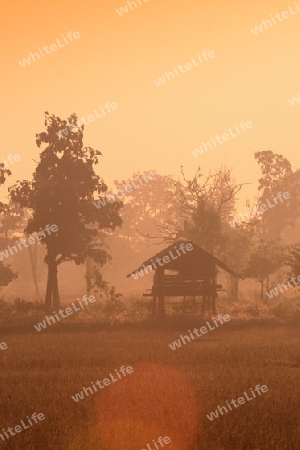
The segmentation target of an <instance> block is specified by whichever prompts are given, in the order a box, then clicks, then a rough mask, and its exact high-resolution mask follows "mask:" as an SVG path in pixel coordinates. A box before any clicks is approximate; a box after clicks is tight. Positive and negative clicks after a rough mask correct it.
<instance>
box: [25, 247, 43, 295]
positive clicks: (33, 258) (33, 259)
mask: <svg viewBox="0 0 300 450" xmlns="http://www.w3.org/2000/svg"><path fill="white" fill-rule="evenodd" d="M28 250H29V256H30V264H31V272H32V278H33V284H34V287H35V295H36V297H37V298H39V297H40V292H39V286H38V282H37V275H36V260H37V255H36V253H37V242H36V243H35V247H34V250H35V252H34V254H33V252H32V248H31V245H29V246H28Z"/></svg>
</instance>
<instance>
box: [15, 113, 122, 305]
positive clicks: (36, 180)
mask: <svg viewBox="0 0 300 450" xmlns="http://www.w3.org/2000/svg"><path fill="white" fill-rule="evenodd" d="M67 124H70V125H71V126H72V127H71V128H70V132H69V133H67V135H65V134H64V133H63V132H62V131H63V130H65V128H66V126H67ZM45 127H46V132H42V133H38V134H37V135H36V144H37V146H38V147H39V148H40V146H41V144H45V145H46V147H45V148H44V150H42V152H41V153H40V162H39V163H38V166H37V168H36V170H35V172H34V174H33V180H32V181H27V180H25V181H22V182H18V183H17V184H16V185H15V186H13V188H12V189H11V190H10V193H11V198H12V200H13V201H16V202H18V203H19V204H20V206H21V207H28V208H31V209H32V210H33V216H32V219H30V220H29V222H28V225H27V227H26V229H25V232H26V233H27V234H31V233H33V232H39V231H40V228H42V229H43V228H44V227H45V226H46V225H47V224H50V225H51V224H55V225H57V227H58V231H57V232H56V233H51V234H50V235H47V236H46V237H45V238H44V239H43V241H41V242H42V243H43V244H44V245H45V246H46V257H45V262H46V264H47V265H48V280H47V290H46V297H45V306H46V310H51V308H57V307H58V306H59V304H60V299H59V291H58V280H57V268H58V266H59V265H60V264H61V263H63V262H65V261H74V262H75V264H77V265H79V264H83V263H84V261H85V258H86V257H87V256H90V257H91V258H92V259H93V260H94V261H95V262H96V263H97V264H99V265H100V266H101V265H103V264H104V263H105V262H106V261H107V260H108V259H109V258H110V256H109V253H108V251H107V250H106V249H105V248H103V247H101V246H99V245H97V244H95V243H94V237H95V236H97V233H98V230H99V229H100V230H106V229H107V230H108V229H111V230H114V229H115V227H116V226H121V225H122V220H121V218H120V216H119V214H118V211H119V209H120V208H121V207H122V202H120V201H117V202H114V203H113V204H108V205H107V206H106V207H105V208H101V209H97V208H95V206H94V204H93V200H94V196H95V195H96V194H98V195H101V194H103V193H105V192H106V191H107V186H106V184H105V183H104V181H103V180H102V179H101V178H100V177H99V176H98V175H97V174H96V173H95V171H94V166H96V165H97V164H98V163H99V156H100V155H101V153H100V152H99V151H98V150H94V149H92V148H91V147H84V146H83V130H84V125H81V126H77V116H76V114H72V115H71V116H70V117H69V118H68V120H61V119H60V118H59V117H57V116H55V115H50V114H49V113H48V112H46V113H45ZM95 224H97V227H95V226H94V225H95Z"/></svg>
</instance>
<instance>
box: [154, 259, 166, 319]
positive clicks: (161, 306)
mask: <svg viewBox="0 0 300 450" xmlns="http://www.w3.org/2000/svg"><path fill="white" fill-rule="evenodd" d="M156 272H157V284H158V313H159V315H160V316H162V317H163V316H164V315H165V313H166V311H165V297H164V269H162V268H160V267H159V268H158V269H157V271H156Z"/></svg>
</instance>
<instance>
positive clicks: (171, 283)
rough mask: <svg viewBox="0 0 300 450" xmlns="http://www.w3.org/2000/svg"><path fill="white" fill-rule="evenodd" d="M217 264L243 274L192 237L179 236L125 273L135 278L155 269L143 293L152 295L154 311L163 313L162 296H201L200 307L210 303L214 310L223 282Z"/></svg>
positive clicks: (207, 305) (237, 276) (206, 307)
mask: <svg viewBox="0 0 300 450" xmlns="http://www.w3.org/2000/svg"><path fill="white" fill-rule="evenodd" d="M217 267H219V268H220V269H222V270H225V271H226V272H228V273H229V274H231V275H232V276H233V277H235V278H243V277H242V276H240V275H239V274H237V273H235V272H234V271H233V270H231V269H230V268H229V267H228V266H227V265H226V264H224V263H223V262H222V261H220V260H219V259H218V258H216V257H215V256H213V255H211V254H210V253H208V252H207V251H205V250H203V249H202V248H201V247H199V246H198V245H196V244H194V243H193V242H192V241H189V240H184V239H180V240H178V241H176V242H174V243H173V244H171V245H169V246H168V247H167V248H165V249H164V250H162V251H161V252H159V253H157V254H156V255H154V256H153V257H151V258H149V259H147V261H145V262H143V263H142V265H141V266H140V267H139V268H137V269H136V270H134V271H133V272H131V273H130V274H128V275H127V278H128V277H130V276H132V277H133V278H135V279H137V278H138V277H141V276H143V275H144V274H145V273H148V270H153V271H154V277H153V286H152V289H151V292H150V293H146V294H144V295H145V296H149V297H153V312H154V314H155V313H156V307H157V299H158V313H159V314H160V315H164V314H165V302H164V299H165V297H178V296H183V297H186V296H192V297H193V298H194V297H195V296H202V299H203V301H202V307H203V309H204V310H205V309H208V308H210V307H211V309H212V313H213V314H216V296H217V291H218V290H221V288H222V286H221V285H218V284H217Z"/></svg>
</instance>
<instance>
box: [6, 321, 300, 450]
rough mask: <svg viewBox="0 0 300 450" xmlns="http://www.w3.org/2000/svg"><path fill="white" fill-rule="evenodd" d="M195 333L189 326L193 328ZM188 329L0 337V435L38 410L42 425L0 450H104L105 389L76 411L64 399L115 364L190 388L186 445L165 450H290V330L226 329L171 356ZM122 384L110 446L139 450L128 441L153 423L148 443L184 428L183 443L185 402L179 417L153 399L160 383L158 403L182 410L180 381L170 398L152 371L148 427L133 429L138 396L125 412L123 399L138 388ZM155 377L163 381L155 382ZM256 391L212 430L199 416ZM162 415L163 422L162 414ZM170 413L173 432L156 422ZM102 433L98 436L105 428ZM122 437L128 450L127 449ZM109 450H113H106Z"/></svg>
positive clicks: (294, 435) (294, 361)
mask: <svg viewBox="0 0 300 450" xmlns="http://www.w3.org/2000/svg"><path fill="white" fill-rule="evenodd" d="M200 325H201V323H198V324H197V326H198V327H199V326H200ZM193 326H194V324H191V323H185V324H181V326H180V327H179V326H177V327H176V328H177V329H176V330H174V328H173V327H172V325H170V323H169V324H168V326H166V327H165V329H161V328H160V329H159V327H158V328H157V329H151V328H150V327H148V329H143V328H141V327H139V328H137V329H125V328H124V329H119V330H111V331H109V330H106V331H105V330H102V331H101V330H99V331H95V330H92V331H89V332H87V331H82V330H81V331H80V332H79V331H75V330H73V331H68V332H57V331H55V330H54V328H53V329H52V330H51V332H46V333H42V332H41V333H32V334H19V335H15V334H9V335H7V336H2V338H1V341H3V340H4V341H5V342H7V344H8V349H7V350H5V351H0V358H1V367H2V370H1V375H0V376H1V383H0V385H1V400H0V411H1V412H0V414H1V425H0V429H1V428H7V427H9V426H11V427H13V426H15V425H17V424H19V423H20V420H22V419H25V417H26V416H27V415H31V414H32V413H33V412H37V413H39V412H42V413H44V414H45V417H46V418H45V420H44V421H43V422H41V423H40V424H38V425H35V426H33V427H32V428H31V429H28V430H24V431H22V433H20V434H17V435H16V436H14V437H11V438H10V439H9V440H8V441H6V442H2V441H0V445H1V448H3V449H4V448H5V449H13V450H19V449H22V450H24V449H26V450H34V449H35V450H37V449H38V450H40V449H43V450H48V449H49V450H50V449H51V450H52V449H53V450H54V449H55V450H62V449H63V450H79V449H80V450H85V449H88V450H96V449H97V450H106V449H107V447H105V446H104V445H103V444H101V443H100V442H101V441H100V434H101V433H100V431H99V426H98V424H99V420H100V419H99V414H100V415H101V416H102V422H103V414H104V416H105V410H103V408H104V404H105V403H103V408H102V409H101V405H102V400H103V399H105V401H106V402H107V401H108V400H107V395H108V394H109V390H111V392H112V390H113V389H114V385H111V386H108V387H106V388H105V390H106V391H105V390H103V391H102V392H98V393H95V394H93V395H92V396H90V397H89V398H85V399H84V400H81V401H80V402H78V403H75V402H74V401H73V400H72V399H71V395H74V394H75V393H76V392H78V391H79V390H81V388H82V387H83V386H86V387H87V386H88V385H90V382H91V381H95V380H97V379H99V380H102V379H103V378H105V377H106V376H107V375H108V373H109V372H111V371H114V369H119V368H120V366H121V365H126V366H127V365H131V366H132V367H133V368H135V367H136V368H137V367H138V365H139V364H141V363H153V364H158V365H160V364H164V365H167V366H168V368H169V367H171V368H172V369H173V370H175V371H174V373H175V374H176V375H175V376H174V379H177V380H178V379H180V376H181V375H183V377H184V380H185V381H187V382H188V384H189V385H190V386H191V387H192V390H193V392H194V398H195V400H196V404H197V405H198V406H199V409H200V419H199V423H198V425H197V436H196V441H195V444H194V446H190V447H186V445H185V441H181V442H180V444H179V440H177V445H176V443H175V441H174V440H173V443H172V444H170V445H167V446H165V448H167V449H168V450H172V449H176V450H187V448H190V449H193V450H196V449H197V450H299V449H300V425H299V424H300V420H299V419H300V413H299V404H300V392H299V386H300V355H299V334H300V330H299V325H298V326H297V325H296V324H285V325H284V324H281V325H280V324H275V323H273V324H270V323H269V324H265V325H262V324H261V325H255V324H252V325H247V326H245V327H241V326H236V325H235V324H234V323H229V324H226V326H224V327H222V328H221V329H220V330H214V331H211V332H210V333H208V334H207V335H205V336H202V337H201V339H199V340H197V341H193V342H191V343H188V344H186V345H184V346H183V348H181V349H177V350H176V351H174V352H173V351H172V350H171V349H170V348H169V346H168V344H169V343H172V341H173V340H175V339H178V337H179V334H180V333H183V334H185V333H186V332H187V330H188V329H189V328H190V327H193ZM172 328H173V329H172ZM178 328H180V331H179V330H178ZM159 370H160V369H159ZM177 371H179V372H180V374H181V375H180V374H178V373H177ZM136 372H137V371H136ZM177 376H178V377H179V378H178V377H177ZM128 377H132V383H131V384H128V383H129V382H128V383H127V384H126V389H124V390H123V391H122V389H121V384H120V383H122V380H120V381H118V383H119V384H118V386H119V387H118V389H119V390H120V389H121V391H120V392H121V393H120V395H119V397H118V399H119V400H118V401H119V405H120V406H119V411H120V414H119V417H116V420H115V423H114V424H113V423H111V422H110V423H109V424H107V426H108V427H110V428H111V430H112V431H111V432H112V434H115V435H118V436H119V442H121V443H120V444H119V447H118V448H119V449H120V450H127V448H132V449H134V448H136V449H137V450H140V449H141V448H145V447H146V444H147V442H150V441H149V440H148V441H139V440H138V439H140V438H141V436H142V435H143V432H142V431H141V430H142V429H143V426H144V427H145V428H147V429H148V434H147V438H148V436H149V430H150V431H151V430H153V433H155V430H156V429H157V426H158V425H159V426H160V432H158V431H157V433H159V434H157V435H156V434H154V435H153V437H152V438H153V439H157V438H158V437H159V436H160V435H162V436H170V438H171V439H172V436H171V433H172V430H174V427H175V428H176V424H178V428H180V426H179V425H180V424H181V428H182V424H184V426H185V427H186V430H187V440H188V439H190V433H191V432H192V431H191V430H189V423H190V422H191V411H192V412H193V414H196V409H195V408H194V405H193V404H192V402H190V401H189V405H190V406H189V405H186V406H181V407H182V408H183V410H177V411H176V413H175V412H174V414H173V413H172V412H170V408H169V409H168V408H167V407H164V405H163V404H162V401H163V400H162V397H161V394H160V390H161V389H162V386H163V384H164V382H166V383H165V385H166V388H168V389H169V385H170V386H171V388H170V393H169V394H168V395H169V400H170V402H171V404H172V408H171V409H172V410H174V411H175V410H176V405H177V404H178V405H179V404H180V405H184V402H183V399H182V398H180V399H179V397H180V396H181V395H182V392H183V391H182V389H180V386H178V384H179V383H180V382H179V381H177V390H176V389H175V391H174V389H173V387H172V383H173V381H172V377H171V379H170V375H169V372H168V370H167V371H166V372H165V375H164V373H163V372H162V374H161V379H162V382H158V381H157V382H156V383H157V398H156V399H155V400H156V405H155V406H156V407H155V408H154V409H153V414H152V416H151V414H150V416H149V415H148V416H149V417H150V419H149V417H148V420H149V421H150V422H151V420H152V419H151V417H152V418H153V421H152V423H149V424H143V423H142V413H143V408H144V409H145V408H148V409H149V405H148V404H147V399H145V397H147V395H146V396H145V392H146V391H145V390H144V391H143V389H144V388H143V389H142V390H141V393H140V402H139V404H136V403H137V402H136V393H135V396H134V398H135V405H134V406H132V401H131V400H132V398H133V392H134V390H135V387H136V386H137V383H139V382H140V381H137V378H134V373H133V374H131V375H128ZM164 377H169V378H168V379H166V380H164ZM176 377H177V378H176ZM150 378H151V377H150ZM135 380H136V381H135ZM135 383H136V384H135ZM147 383H148V387H149V389H150V391H151V396H152V397H151V398H152V403H153V395H154V394H153V392H154V393H155V391H154V390H153V386H154V383H151V381H149V377H147ZM174 383H175V381H174ZM174 383H173V384H174ZM256 384H260V385H262V384H266V385H267V386H268V388H269V392H268V393H266V394H263V396H261V397H259V398H257V399H255V400H254V401H251V402H247V403H246V404H245V405H242V406H240V407H239V408H238V409H236V410H233V411H232V412H229V413H228V414H227V415H224V416H222V417H220V418H218V419H216V420H214V421H213V422H210V421H209V420H208V419H207V418H206V416H205V415H206V414H209V413H210V412H211V411H213V410H215V409H216V407H217V406H218V405H224V404H225V401H226V400H229V401H230V400H231V399H232V398H233V399H236V398H238V397H240V396H241V395H243V392H244V391H245V390H247V391H248V392H249V389H250V388H251V387H252V388H253V387H255V385H256ZM115 386H117V384H116V385H115ZM124 386H125V383H124ZM150 386H151V388H150ZM172 389H173V390H172ZM150 391H149V392H150ZM168 392H169V390H168ZM177 392H178V394H177ZM149 395H150V394H149ZM112 397H113V395H112ZM108 398H109V395H108ZM176 402H177V403H176ZM129 405H130V407H129ZM164 408H165V419H166V420H164V418H163V416H162V414H163V409H164ZM133 409H135V411H136V412H137V411H140V412H141V421H140V423H135V424H133V423H131V422H130V421H131V417H133V416H131V414H132V410H133ZM184 409H185V410H184ZM155 411H157V412H156V413H155ZM155 414H157V417H155ZM170 414H171V415H172V414H173V415H172V423H173V428H172V425H170V423H171V422H170V420H169V419H170V417H166V415H170ZM188 417H189V419H187V418H188ZM187 420H188V422H186V423H185V421H187ZM129 422H130V423H129ZM114 425H115V429H114ZM146 425H147V426H146ZM130 427H131V428H130ZM132 427H134V428H132ZM135 430H136V432H135ZM105 432H106V434H107V430H105ZM126 433H127V434H126ZM130 433H131V436H132V438H131V439H132V446H131V447H130V446H129V444H128V439H130ZM139 433H140V434H139ZM141 433H142V434H141ZM145 433H146V430H145ZM104 434H105V433H104ZM188 434H189V435H188ZM137 436H139V438H138V437H137ZM145 436H146V434H145ZM122 439H123V441H122ZM126 439H127V441H126ZM122 442H123V444H122ZM138 442H139V443H138ZM139 445H140V446H139ZM179 445H180V446H179ZM115 448H116V447H114V446H113V447H112V450H114V449H115Z"/></svg>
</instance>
